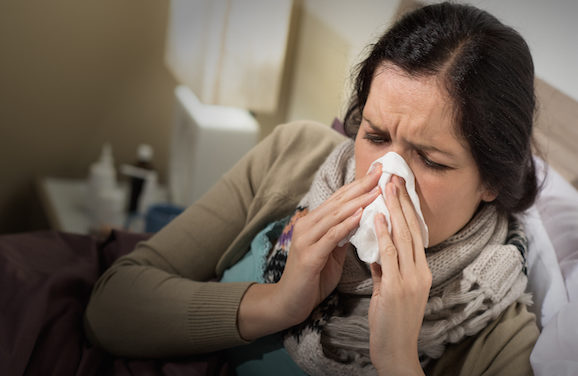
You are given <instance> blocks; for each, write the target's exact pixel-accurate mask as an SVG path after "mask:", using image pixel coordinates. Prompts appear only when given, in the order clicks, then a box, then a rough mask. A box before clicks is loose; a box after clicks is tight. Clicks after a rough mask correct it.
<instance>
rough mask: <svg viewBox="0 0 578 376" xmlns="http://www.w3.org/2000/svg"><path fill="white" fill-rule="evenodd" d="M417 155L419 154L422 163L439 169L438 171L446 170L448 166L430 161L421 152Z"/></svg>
mask: <svg viewBox="0 0 578 376" xmlns="http://www.w3.org/2000/svg"><path fill="white" fill-rule="evenodd" d="M419 156H420V158H421V160H422V161H423V164H424V165H425V166H426V167H428V168H431V169H434V170H440V171H442V170H447V169H448V168H449V167H448V166H444V165H442V164H439V163H436V162H434V161H432V160H431V159H429V158H428V157H427V156H426V155H425V154H423V153H420V154H419Z"/></svg>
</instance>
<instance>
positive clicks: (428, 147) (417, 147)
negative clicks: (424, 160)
mask: <svg viewBox="0 0 578 376" xmlns="http://www.w3.org/2000/svg"><path fill="white" fill-rule="evenodd" d="M363 120H365V121H366V122H367V124H368V125H369V127H370V128H371V129H373V130H374V131H375V132H378V133H384V134H389V132H388V131H387V130H383V129H381V128H379V127H378V126H376V125H375V124H373V123H372V122H371V120H369V119H368V118H366V117H363ZM404 142H405V143H406V144H408V145H409V146H411V147H412V148H413V149H415V150H420V151H424V152H429V153H432V152H435V153H440V154H443V155H445V156H447V157H449V158H453V159H455V158H456V156H455V155H454V154H453V153H450V152H449V151H447V150H442V149H440V148H438V147H436V146H434V145H424V144H419V143H416V142H411V141H408V140H404Z"/></svg>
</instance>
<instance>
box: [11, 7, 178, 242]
mask: <svg viewBox="0 0 578 376" xmlns="http://www.w3.org/2000/svg"><path fill="white" fill-rule="evenodd" d="M167 11H168V2H167V1H158V0H138V1H137V0H125V1H116V0H100V1H88V2H87V1H76V0H53V1H43V0H32V1H21V0H3V1H2V2H1V4H0V54H1V56H2V57H1V58H0V166H2V167H1V173H2V184H0V233H6V232H16V231H25V230H30V229H37V228H43V227H45V226H46V223H45V222H44V221H43V218H42V216H41V215H40V213H41V210H40V208H39V201H38V199H37V195H36V194H35V190H34V179H35V178H36V177H38V176H59V177H84V176H85V175H86V173H87V168H88V165H89V164H90V163H91V162H92V161H93V160H95V159H96V158H97V157H98V155H99V152H100V148H101V145H102V144H103V143H104V142H105V141H110V142H111V143H112V146H113V151H114V155H115V158H116V162H117V163H121V162H129V161H131V160H133V159H134V155H135V153H136V146H137V144H138V143H141V142H147V143H150V144H152V145H153V147H154V148H155V151H156V152H157V153H156V155H155V162H156V163H157V164H158V165H159V166H161V167H163V170H164V166H165V165H166V163H167V151H168V146H167V145H168V142H169V130H170V118H171V111H172V102H171V101H172V89H173V87H174V82H173V79H172V78H171V76H170V75H169V73H168V72H167V71H166V70H165V68H164V65H163V52H164V50H163V48H164V33H165V23H166V18H167ZM161 172H163V171H161Z"/></svg>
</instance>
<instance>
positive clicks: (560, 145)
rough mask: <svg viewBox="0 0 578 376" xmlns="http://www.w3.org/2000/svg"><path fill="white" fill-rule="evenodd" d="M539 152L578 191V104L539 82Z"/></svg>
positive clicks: (536, 136)
mask: <svg viewBox="0 0 578 376" xmlns="http://www.w3.org/2000/svg"><path fill="white" fill-rule="evenodd" d="M536 97H537V99H538V112H537V118H536V125H535V127H534V136H535V138H536V142H537V144H538V145H537V146H538V150H537V153H538V154H539V155H540V156H541V157H542V158H543V159H545V160H546V161H547V162H548V164H549V165H550V166H552V168H554V169H555V170H556V171H558V172H559V173H560V175H562V176H563V177H564V178H565V179H566V180H568V181H569V182H570V183H571V184H572V185H573V186H574V187H575V188H577V189H578V101H576V100H574V99H573V98H571V97H569V96H568V95H566V94H564V93H562V92H561V91H559V90H557V89H556V88H554V87H552V86H551V85H549V84H548V83H546V82H544V81H543V80H541V79H539V78H538V79H536Z"/></svg>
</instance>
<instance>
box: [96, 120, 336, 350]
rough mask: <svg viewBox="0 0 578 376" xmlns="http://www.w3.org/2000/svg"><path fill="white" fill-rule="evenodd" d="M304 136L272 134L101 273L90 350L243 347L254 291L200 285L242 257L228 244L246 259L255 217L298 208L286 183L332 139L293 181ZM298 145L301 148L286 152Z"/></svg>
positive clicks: (287, 131) (298, 131)
mask: <svg viewBox="0 0 578 376" xmlns="http://www.w3.org/2000/svg"><path fill="white" fill-rule="evenodd" d="M303 128H304V127H303V126H300V125H298V124H297V125H295V124H287V125H285V126H279V127H277V128H276V130H275V131H274V132H273V133H272V134H271V135H270V136H268V137H267V138H265V139H264V140H263V141H262V142H260V143H259V144H258V145H257V146H256V147H255V148H254V149H253V150H251V151H250V152H249V153H248V154H247V155H246V156H245V157H243V158H242V159H241V160H240V161H239V162H238V163H237V164H236V165H235V166H234V167H233V168H232V169H231V170H230V171H229V172H228V173H227V174H225V175H224V176H223V178H221V179H220V180H219V181H218V182H217V183H216V185H215V186H214V187H213V188H211V189H210V190H209V192H207V193H206V194H205V195H204V196H203V197H202V198H201V199H200V200H199V201H197V202H196V203H194V204H193V205H192V206H191V207H189V208H187V210H186V211H185V212H184V213H182V214H181V215H180V216H179V217H177V218H175V219H174V220H173V221H172V222H171V223H169V224H168V225H167V226H165V228H163V229H162V230H161V231H159V232H158V233H157V234H155V235H154V236H153V237H152V238H151V239H149V240H148V241H146V242H142V243H140V244H139V245H137V247H136V249H135V250H134V251H133V252H131V253H130V254H128V255H126V256H124V257H122V258H120V259H119V260H117V261H116V262H115V263H114V264H113V265H112V266H111V267H110V268H109V269H108V270H107V271H105V273H104V274H103V275H102V276H101V277H100V278H99V280H98V281H97V283H96V284H95V286H94V289H93V293H92V296H91V299H90V302H89V304H88V306H87V310H86V314H85V331H86V333H87V335H88V337H89V338H90V339H91V341H92V342H94V343H95V344H97V345H99V346H100V347H103V348H104V349H106V350H107V351H109V352H111V353H113V354H115V355H120V356H127V357H147V358H161V357H169V356H181V355H190V354H195V353H204V352H210V351H215V350H219V349H223V348H228V347H233V346H237V345H240V344H244V343H246V342H245V341H244V340H243V339H242V338H241V337H240V335H239V332H238V328H237V311H238V307H239V304H240V301H241V299H242V297H243V294H244V293H245V291H246V289H247V288H248V287H249V286H250V283H218V282H206V281H208V280H211V279H215V278H217V277H218V274H220V272H222V269H223V268H224V267H226V266H227V264H228V265H229V266H230V264H232V263H234V262H235V261H236V260H238V259H239V258H240V257H241V256H242V253H240V252H241V251H238V252H236V253H235V252H231V251H230V248H231V244H232V243H236V244H237V248H238V249H242V252H246V247H247V246H248V242H249V241H250V239H251V238H252V236H254V232H255V231H258V230H260V229H261V228H260V226H263V225H265V224H266V222H267V221H269V220H271V219H272V218H269V217H267V216H265V215H263V213H262V212H263V211H264V210H260V209H261V208H267V210H266V211H267V213H269V214H270V215H275V213H276V214H277V215H279V212H278V211H282V210H289V208H294V205H295V202H296V201H297V199H298V196H299V195H301V194H303V192H301V191H302V190H303V189H304V188H303V187H304V185H299V184H297V185H296V184H289V183H288V181H284V180H283V179H291V178H299V177H303V176H308V175H312V171H314V169H316V168H317V166H315V163H320V161H321V160H322V159H323V158H322V157H324V155H326V153H328V151H330V150H331V148H332V147H333V146H334V145H335V143H336V142H335V140H336V139H335V138H333V140H332V141H331V142H325V145H326V147H325V149H327V150H325V149H324V150H321V151H318V156H317V157H316V158H317V159H319V162H318V161H317V159H315V160H314V161H315V163H313V164H311V163H309V164H311V165H312V166H307V168H305V169H303V168H302V169H299V171H302V172H301V174H302V175H300V176H297V177H296V176H292V175H291V174H290V171H285V170H287V169H290V168H291V165H292V164H296V165H299V163H301V160H302V159H304V160H308V158H303V154H304V153H307V155H310V154H311V152H310V150H309V152H308V150H307V149H308V147H307V145H308V143H309V146H311V145H313V143H312V142H313V140H311V139H310V137H306V136H304V134H305V133H306V132H304V129H303ZM314 128H315V127H314ZM325 128H326V127H325ZM317 132H318V133H317V134H316V133H315V131H314V132H313V134H314V136H315V135H317V136H319V135H320V134H319V131H317ZM324 132H326V130H324ZM333 133H336V132H333ZM329 138H332V137H329ZM339 140H340V139H339ZM317 142H318V141H317ZM296 145H297V146H298V145H301V147H297V148H295V147H294V148H291V146H296ZM309 160H310V158H309ZM293 167H295V166H293ZM308 169H309V170H308ZM310 170H311V171H310ZM300 180H302V179H300ZM279 187H282V188H283V189H280V188H279ZM288 187H290V188H288ZM294 188H295V189H294ZM271 208H273V209H271ZM271 213H272V214H271ZM257 219H258V220H257ZM248 227H251V229H252V230H255V231H247V228H248ZM239 238H242V239H241V240H243V241H239ZM233 253H234V254H233ZM224 255H226V257H224ZM224 259H225V260H226V262H224V261H223V260H224Z"/></svg>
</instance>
